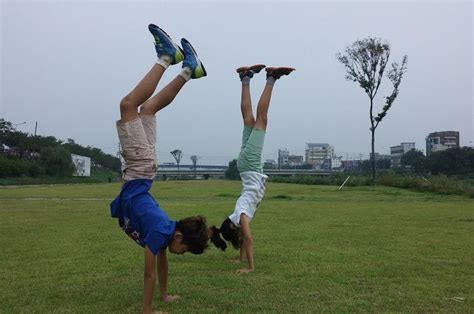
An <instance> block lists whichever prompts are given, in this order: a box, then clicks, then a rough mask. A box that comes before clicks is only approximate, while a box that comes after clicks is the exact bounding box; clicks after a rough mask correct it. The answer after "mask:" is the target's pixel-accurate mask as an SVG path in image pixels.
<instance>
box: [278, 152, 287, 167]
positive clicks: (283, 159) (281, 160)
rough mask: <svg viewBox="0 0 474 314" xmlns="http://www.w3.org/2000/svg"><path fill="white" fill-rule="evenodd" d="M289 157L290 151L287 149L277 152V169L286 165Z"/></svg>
mask: <svg viewBox="0 0 474 314" xmlns="http://www.w3.org/2000/svg"><path fill="white" fill-rule="evenodd" d="M289 157H290V151H289V150H288V149H279V150H278V168H281V167H283V166H287V165H288V158H289Z"/></svg>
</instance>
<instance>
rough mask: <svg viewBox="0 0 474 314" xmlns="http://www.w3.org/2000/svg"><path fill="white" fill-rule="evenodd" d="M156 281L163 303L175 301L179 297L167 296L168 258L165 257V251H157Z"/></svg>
mask: <svg viewBox="0 0 474 314" xmlns="http://www.w3.org/2000/svg"><path fill="white" fill-rule="evenodd" d="M156 267H157V268H158V281H159V283H160V297H161V300H163V302H170V301H174V300H177V299H178V298H179V296H177V295H168V258H167V257H166V249H164V250H160V251H158V264H157V265H156Z"/></svg>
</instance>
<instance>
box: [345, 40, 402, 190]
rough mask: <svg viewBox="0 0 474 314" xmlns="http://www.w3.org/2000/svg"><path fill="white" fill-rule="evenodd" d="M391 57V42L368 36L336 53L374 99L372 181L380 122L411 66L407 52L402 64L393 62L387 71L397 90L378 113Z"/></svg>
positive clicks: (348, 73) (394, 88)
mask: <svg viewBox="0 0 474 314" xmlns="http://www.w3.org/2000/svg"><path fill="white" fill-rule="evenodd" d="M389 57H390V45H389V44H388V43H387V42H385V41H384V42H382V40H381V39H379V38H371V37H369V38H365V39H362V40H358V41H356V42H354V43H353V44H352V46H349V47H347V48H346V50H345V52H344V53H338V54H336V58H337V60H339V61H340V62H341V63H342V64H344V66H345V68H346V72H347V75H346V79H347V80H348V81H353V82H357V83H359V85H360V87H362V89H363V90H364V91H365V93H366V94H367V96H369V99H370V110H369V116H370V132H371V134H372V142H371V144H372V155H371V161H372V181H373V183H374V184H375V130H376V129H377V127H378V125H379V123H380V122H381V121H382V119H383V118H384V117H385V116H386V115H387V111H388V110H389V109H390V107H392V104H393V102H394V101H395V99H396V98H397V96H398V87H399V85H400V82H401V80H402V77H403V74H404V73H405V72H406V69H407V56H406V55H405V56H403V59H402V64H401V65H399V64H398V63H396V62H393V63H392V64H391V68H390V70H388V71H387V75H386V76H387V77H388V79H389V80H390V81H391V82H392V85H393V91H392V93H391V94H390V95H389V96H386V97H385V103H384V105H383V107H382V110H381V111H380V112H379V113H378V114H374V105H375V101H374V98H375V95H377V92H378V90H379V87H380V84H381V83H382V78H383V74H384V71H385V67H386V66H387V64H388V59H389Z"/></svg>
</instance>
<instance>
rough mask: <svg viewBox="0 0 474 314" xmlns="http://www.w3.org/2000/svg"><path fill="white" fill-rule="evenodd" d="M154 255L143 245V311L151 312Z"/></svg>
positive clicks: (154, 280) (154, 274)
mask: <svg viewBox="0 0 474 314" xmlns="http://www.w3.org/2000/svg"><path fill="white" fill-rule="evenodd" d="M155 264H156V257H155V255H153V253H152V252H151V251H150V249H149V248H148V246H146V247H145V272H144V294H143V313H147V314H148V313H151V303H152V301H153V290H154V289H155V282H156V272H155Z"/></svg>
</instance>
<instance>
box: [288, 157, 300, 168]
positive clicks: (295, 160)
mask: <svg viewBox="0 0 474 314" xmlns="http://www.w3.org/2000/svg"><path fill="white" fill-rule="evenodd" d="M288 165H289V166H290V167H299V166H302V165H304V159H303V156H297V155H290V156H288Z"/></svg>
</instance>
